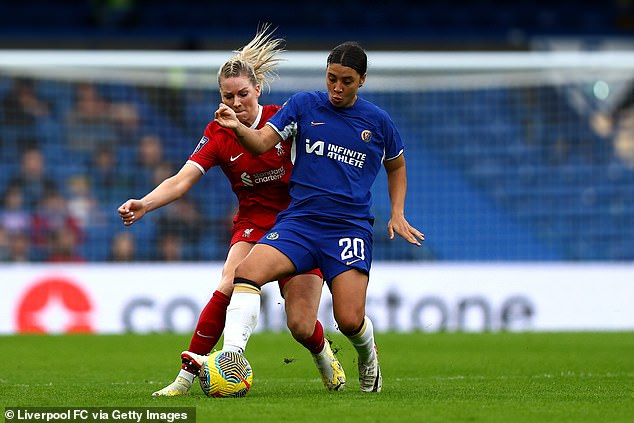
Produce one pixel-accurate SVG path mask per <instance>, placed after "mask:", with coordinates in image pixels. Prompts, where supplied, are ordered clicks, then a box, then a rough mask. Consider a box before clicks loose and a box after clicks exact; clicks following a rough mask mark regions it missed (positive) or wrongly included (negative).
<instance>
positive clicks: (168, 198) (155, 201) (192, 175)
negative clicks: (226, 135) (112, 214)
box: [117, 163, 203, 226]
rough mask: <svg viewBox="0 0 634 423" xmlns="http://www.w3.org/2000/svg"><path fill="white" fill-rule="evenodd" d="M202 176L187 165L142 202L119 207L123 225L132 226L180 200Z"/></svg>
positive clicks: (131, 201) (131, 202)
mask: <svg viewBox="0 0 634 423" xmlns="http://www.w3.org/2000/svg"><path fill="white" fill-rule="evenodd" d="M202 175H203V174H202V172H201V171H200V170H199V169H198V168H197V167H196V166H194V165H192V164H189V163H186V164H185V165H184V166H183V167H182V168H181V170H180V171H178V173H177V174H176V175H174V176H171V177H169V178H167V179H165V180H164V181H163V182H161V183H160V184H159V185H158V186H157V187H156V188H154V189H153V190H152V191H151V192H150V193H148V194H147V195H146V196H145V197H143V198H141V199H140V200H137V199H132V198H131V199H129V200H128V201H126V202H125V203H123V204H122V205H121V206H119V209H118V210H117V211H118V212H119V216H120V217H121V220H123V224H124V225H125V226H130V225H132V224H133V223H134V222H136V221H137V220H140V219H141V218H142V217H143V216H145V215H146V214H147V213H149V212H151V211H152V210H155V209H158V208H160V207H163V206H165V205H166V204H169V203H171V202H173V201H176V200H178V199H179V198H181V197H182V196H183V195H185V193H187V192H188V191H189V190H190V189H191V187H192V186H194V184H195V183H196V182H197V181H198V180H199V179H200V178H201V176H202Z"/></svg>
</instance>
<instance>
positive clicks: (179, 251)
mask: <svg viewBox="0 0 634 423" xmlns="http://www.w3.org/2000/svg"><path fill="white" fill-rule="evenodd" d="M185 259H186V257H185V253H184V246H183V239H182V238H181V237H180V236H179V235H177V234H175V233H168V234H165V235H163V236H162V237H160V238H159V241H158V251H157V256H156V261H161V262H165V261H183V260H185Z"/></svg>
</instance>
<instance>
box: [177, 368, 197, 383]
mask: <svg viewBox="0 0 634 423" xmlns="http://www.w3.org/2000/svg"><path fill="white" fill-rule="evenodd" d="M178 376H180V377H183V378H185V379H187V380H188V381H189V383H194V378H195V377H196V376H195V375H193V374H191V373H189V372H188V371H187V370H185V369H181V371H180V372H178Z"/></svg>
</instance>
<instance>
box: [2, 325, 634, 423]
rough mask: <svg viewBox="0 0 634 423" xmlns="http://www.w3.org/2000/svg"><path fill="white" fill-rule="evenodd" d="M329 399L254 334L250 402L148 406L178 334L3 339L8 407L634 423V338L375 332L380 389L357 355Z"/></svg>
mask: <svg viewBox="0 0 634 423" xmlns="http://www.w3.org/2000/svg"><path fill="white" fill-rule="evenodd" d="M329 337H330V338H331V339H332V340H333V343H334V347H335V348H336V349H337V350H338V352H337V354H338V356H339V358H340V360H341V362H342V364H343V365H344V367H345V369H346V374H347V377H348V385H347V387H346V390H345V391H344V392H326V391H325V390H324V388H323V386H322V384H321V380H320V379H319V376H318V373H317V370H316V369H315V368H314V366H313V363H312V359H311V357H310V355H309V353H308V352H307V351H305V350H303V348H302V347H301V346H299V345H298V344H296V343H295V342H294V341H293V340H292V339H291V337H290V335H289V334H287V333H276V334H272V333H258V334H255V335H253V336H252V338H251V341H250V343H249V347H248V349H247V353H246V357H247V358H248V359H249V361H250V362H251V365H252V367H253V371H254V381H253V387H252V389H251V392H249V394H248V395H247V396H246V397H245V398H225V399H212V398H207V397H205V396H204V395H203V394H202V391H201V390H200V387H199V386H198V383H197V382H196V384H195V385H194V388H193V390H192V393H191V394H190V395H188V396H185V397H176V398H153V397H151V396H150V394H151V393H152V392H153V391H154V390H156V389H159V388H161V387H162V386H163V385H164V384H166V383H168V382H170V381H171V380H172V379H173V377H174V376H175V375H176V373H177V371H178V368H179V353H180V351H181V350H183V349H185V348H186V347H187V345H188V340H189V338H188V337H187V336H183V335H172V334H169V335H164V334H163V335H154V334H153V335H112V336H88V335H75V336H62V335H57V336H26V335H23V336H3V337H0V399H1V400H0V401H1V403H2V405H3V406H4V407H10V406H24V407H26V406H30V407H35V406H65V407H66V406H82V407H146V406H147V407H163V406H166V407H167V406H193V407H196V413H197V421H198V422H208V421H209V422H211V421H213V422H241V421H244V422H253V421H257V422H258V423H265V422H285V423H290V422H332V423H342V422H593V423H594V422H611V423H613V422H633V421H634V332H625V333H612V332H608V333H521V334H517V333H486V334H465V333H440V334H424V333H417V334H416V333H414V334H393V333H379V334H377V342H378V345H379V353H380V355H379V357H380V360H381V369H382V371H383V392H381V393H379V394H366V393H362V392H360V391H359V384H358V381H357V368H356V363H355V356H356V354H355V353H354V351H353V349H352V347H351V345H350V344H349V343H348V341H347V340H346V339H345V338H344V337H343V336H341V335H340V334H332V335H330V336H329Z"/></svg>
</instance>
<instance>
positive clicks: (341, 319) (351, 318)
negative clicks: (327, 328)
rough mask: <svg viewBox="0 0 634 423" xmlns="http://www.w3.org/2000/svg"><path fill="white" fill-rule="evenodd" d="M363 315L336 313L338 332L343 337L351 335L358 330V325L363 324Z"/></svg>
mask: <svg viewBox="0 0 634 423" xmlns="http://www.w3.org/2000/svg"><path fill="white" fill-rule="evenodd" d="M364 316H365V314H364V313H355V312H350V311H348V312H344V313H337V314H336V315H335V320H336V321H337V326H338V327H339V331H340V332H341V333H343V334H344V335H353V334H354V333H355V332H356V331H357V330H358V328H359V325H360V324H362V323H363V318H364Z"/></svg>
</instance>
